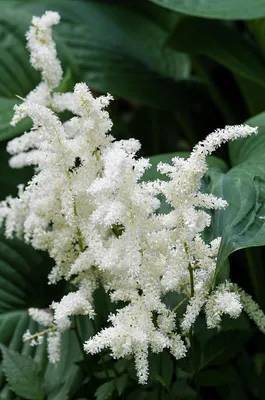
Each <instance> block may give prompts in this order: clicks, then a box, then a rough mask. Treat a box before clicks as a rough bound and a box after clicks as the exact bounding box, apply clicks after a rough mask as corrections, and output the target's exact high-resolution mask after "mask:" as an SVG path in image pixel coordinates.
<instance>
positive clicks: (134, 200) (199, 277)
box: [0, 11, 265, 383]
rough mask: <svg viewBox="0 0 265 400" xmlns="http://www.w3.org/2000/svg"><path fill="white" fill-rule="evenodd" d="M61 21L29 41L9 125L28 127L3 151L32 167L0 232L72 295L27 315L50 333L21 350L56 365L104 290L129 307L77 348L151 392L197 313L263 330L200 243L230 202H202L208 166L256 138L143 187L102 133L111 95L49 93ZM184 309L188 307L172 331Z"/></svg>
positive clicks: (2, 217) (55, 75) (129, 154)
mask: <svg viewBox="0 0 265 400" xmlns="http://www.w3.org/2000/svg"><path fill="white" fill-rule="evenodd" d="M58 22H59V15H58V13H55V12H50V11H48V12H46V13H45V14H44V15H43V16H42V17H40V18H38V17H34V18H33V20H32V26H31V28H30V29H29V32H28V33H27V40H28V49H29V50H30V53H31V57H30V59H31V63H32V65H33V67H34V68H35V69H38V70H40V71H41V75H42V82H41V83H40V85H39V86H38V87H37V88H36V89H35V90H34V91H32V92H31V93H30V94H29V95H28V96H27V97H26V99H25V100H24V101H23V102H22V104H20V105H17V106H15V108H14V109H15V114H14V117H13V120H12V124H13V125H14V124H16V123H17V122H18V121H20V120H21V119H22V118H24V117H27V116H28V117H30V118H31V120H32V121H33V128H32V129H31V130H30V131H29V132H25V133H24V134H23V135H22V136H21V137H18V138H15V139H13V140H11V141H10V142H9V143H8V147H7V150H8V151H9V153H10V154H11V155H12V157H11V159H10V165H11V166H12V167H13V168H21V167H24V166H27V165H33V166H34V168H35V175H34V176H33V178H32V179H31V180H30V181H29V183H28V184H27V185H26V186H25V187H23V186H20V187H19V193H18V197H17V198H15V199H13V198H11V197H8V198H7V199H6V200H5V201H3V202H1V204H0V223H1V224H3V223H4V224H5V233H6V236H7V237H9V238H11V237H13V236H17V237H19V238H24V240H25V241H26V242H28V243H30V244H31V245H32V246H33V247H34V248H36V249H40V250H46V251H48V252H49V255H50V256H51V257H52V258H53V259H54V261H55V266H54V268H53V269H52V271H51V272H50V275H49V281H50V283H55V282H57V281H59V280H61V279H66V280H69V281H70V283H71V288H72V291H71V292H69V293H67V294H65V296H64V297H63V298H62V299H61V301H57V302H53V303H52V304H51V306H50V308H51V310H50V311H49V312H47V311H44V310H37V309H29V313H30V315H31V317H32V318H33V319H34V320H36V321H37V322H39V323H40V324H42V325H44V327H46V330H45V331H43V332H39V333H37V334H32V333H30V332H26V333H25V335H24V340H30V341H31V343H32V344H34V345H35V344H39V343H40V342H41V341H42V340H43V335H44V333H45V332H46V333H48V334H47V344H48V354H49V359H50V361H51V362H56V361H58V359H59V357H60V338H61V333H62V332H63V331H65V330H66V329H68V328H70V326H71V321H72V317H73V316H78V315H87V318H93V317H94V315H95V310H94V301H93V293H94V291H95V289H96V288H97V287H98V286H99V285H101V286H103V288H104V289H105V291H106V292H107V293H108V294H109V296H110V299H111V300H112V301H113V302H117V301H119V302H126V305H125V306H124V307H123V308H120V309H119V310H118V311H116V313H113V314H111V315H109V318H108V322H109V325H108V326H107V327H106V328H104V329H102V330H101V331H99V332H97V333H96V335H95V336H94V337H92V338H90V339H88V340H87V341H86V342H85V344H84V348H85V350H86V351H87V352H89V353H92V354H94V353H97V352H100V351H101V350H103V349H104V348H108V349H109V350H110V352H111V355H112V356H113V357H114V358H120V357H127V356H133V357H134V360H135V365H136V370H137V375H138V378H139V382H141V383H146V382H147V379H148V353H149V351H152V352H155V353H158V352H161V351H163V349H165V348H167V349H168V350H169V351H170V352H171V353H172V354H173V356H174V357H175V358H176V359H179V358H181V357H184V356H185V354H186V352H187V348H186V344H185V342H184V341H183V340H182V338H181V334H184V336H185V335H187V333H188V332H189V334H190V333H191V332H192V327H193V324H194V323H195V321H196V319H197V317H198V315H199V314H200V312H201V311H202V310H204V311H205V313H206V320H207V325H208V327H209V328H212V327H216V326H219V324H220V321H221V317H222V315H223V314H228V315H229V316H231V317H232V318H236V317H237V316H238V315H239V314H240V312H241V309H242V305H241V304H243V306H244V308H245V309H246V312H247V313H249V315H250V316H251V317H252V318H253V319H254V320H255V321H256V322H257V324H258V326H259V327H260V329H261V330H264V326H265V325H264V320H265V318H264V320H263V314H262V313H261V312H260V311H259V309H258V308H257V307H256V303H253V302H251V301H250V299H249V298H248V297H247V295H246V294H245V293H244V292H243V291H240V290H239V289H237V288H236V287H235V286H233V285H232V284H230V283H228V282H226V283H224V284H222V285H219V286H218V287H217V288H214V276H215V269H216V262H217V254H218V250H219V246H220V241H221V238H215V239H214V240H213V241H212V242H211V243H205V241H204V240H203V237H202V233H203V231H204V229H205V228H206V227H208V226H209V225H210V223H211V217H210V214H209V213H208V212H207V210H210V209H223V208H224V207H226V206H227V203H226V201H225V200H223V199H221V198H218V197H216V196H214V195H212V194H204V193H201V191H200V189H201V180H202V178H203V176H204V174H205V172H206V171H207V169H208V166H207V162H206V158H207V156H208V155H209V154H211V153H212V152H213V151H214V150H216V149H217V148H218V147H219V146H220V145H221V144H222V143H224V142H227V141H228V140H235V139H237V138H239V137H247V136H248V135H251V134H253V133H256V132H257V129H256V128H252V127H249V126H243V125H240V126H227V127H226V128H224V129H218V130H217V131H215V132H213V133H212V134H210V135H209V136H207V138H206V139H205V140H204V141H202V142H200V143H198V145H197V146H195V148H194V150H193V151H192V152H191V155H190V157H189V158H187V159H186V160H184V159H182V158H173V160H172V164H171V165H170V164H165V163H160V164H159V165H158V170H159V171H160V173H161V174H164V175H167V176H168V178H169V179H168V180H167V181H165V180H159V179H158V180H156V181H154V182H145V181H143V177H144V173H145V171H146V170H147V169H148V168H149V167H150V162H149V161H148V160H146V159H143V158H140V159H138V158H137V157H136V153H137V151H138V150H139V149H140V143H139V142H138V141H137V140H135V139H129V140H121V141H115V140H114V138H113V137H112V136H111V135H110V134H109V131H110V130H111V127H112V122H111V120H110V118H109V114H108V112H107V111H106V110H105V108H106V107H107V106H108V104H109V101H110V100H111V96H110V95H107V96H100V97H97V98H94V97H93V95H92V93H91V91H90V90H89V88H88V87H87V85H86V84H85V83H79V84H77V85H75V88H74V92H73V93H72V92H71V93H70V92H69V93H62V94H61V93H55V92H53V90H54V88H56V87H58V86H59V83H60V80H61V78H62V69H61V65H60V62H59V60H58V59H57V54H56V48H55V44H54V42H53V40H52V32H51V27H52V25H54V24H57V23H58ZM64 110H69V111H71V112H72V114H73V117H72V118H71V119H70V120H68V121H66V122H64V123H62V122H61V120H60V118H59V115H58V113H60V112H62V111H64ZM55 112H56V113H55ZM161 195H162V196H163V197H164V198H165V200H166V202H167V203H168V204H169V205H170V206H171V211H170V212H169V213H168V214H159V213H157V210H158V209H159V207H160V201H159V198H160V196H161ZM172 291H173V292H177V293H178V295H179V298H180V299H181V301H180V303H179V304H176V305H175V307H174V308H173V309H169V307H167V306H166V304H165V302H164V299H165V295H166V294H167V293H168V292H172ZM120 304H122V303H120ZM180 305H183V306H184V305H185V307H186V308H185V312H184V314H183V317H182V319H181V321H180V323H178V324H177V318H176V315H177V312H178V308H179V306H180Z"/></svg>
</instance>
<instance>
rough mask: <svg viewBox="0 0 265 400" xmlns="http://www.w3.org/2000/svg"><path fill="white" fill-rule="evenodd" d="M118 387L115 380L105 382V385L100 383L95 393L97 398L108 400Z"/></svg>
mask: <svg viewBox="0 0 265 400" xmlns="http://www.w3.org/2000/svg"><path fill="white" fill-rule="evenodd" d="M115 389H116V382H115V380H112V381H109V382H105V383H103V385H100V386H99V387H98V388H97V390H96V393H95V396H96V399H97V400H107V399H109V398H110V397H111V396H112V394H113V393H114V391H115Z"/></svg>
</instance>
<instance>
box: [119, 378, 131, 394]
mask: <svg viewBox="0 0 265 400" xmlns="http://www.w3.org/2000/svg"><path fill="white" fill-rule="evenodd" d="M128 381H129V377H128V375H127V374H123V375H121V376H119V378H117V379H116V389H117V391H118V393H119V396H121V395H122V393H123V392H124V390H125V389H126V386H127V385H128Z"/></svg>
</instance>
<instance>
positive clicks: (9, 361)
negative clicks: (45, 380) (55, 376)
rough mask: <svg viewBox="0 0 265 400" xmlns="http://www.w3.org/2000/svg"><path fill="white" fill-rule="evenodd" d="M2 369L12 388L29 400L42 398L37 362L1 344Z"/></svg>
mask: <svg viewBox="0 0 265 400" xmlns="http://www.w3.org/2000/svg"><path fill="white" fill-rule="evenodd" d="M1 350H2V354H3V370H4V373H5V375H6V378H7V381H8V383H9V385H10V386H11V388H12V390H13V391H14V392H15V393H16V394H17V395H19V396H22V397H23V398H25V399H30V400H42V399H43V398H44V397H43V392H42V388H41V382H42V379H41V375H40V371H39V368H38V364H36V362H34V361H33V359H32V358H30V357H27V356H23V355H21V354H19V353H17V352H16V351H14V350H11V349H8V348H7V347H5V346H3V345H1Z"/></svg>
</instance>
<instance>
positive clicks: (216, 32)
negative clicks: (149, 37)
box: [168, 18, 265, 87]
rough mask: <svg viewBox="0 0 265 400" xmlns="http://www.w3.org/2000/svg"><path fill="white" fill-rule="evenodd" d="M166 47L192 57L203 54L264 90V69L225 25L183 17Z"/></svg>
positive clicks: (252, 50) (249, 46) (240, 37)
mask: <svg viewBox="0 0 265 400" xmlns="http://www.w3.org/2000/svg"><path fill="white" fill-rule="evenodd" d="M168 45H169V46H170V47H172V48H175V49H176V50H177V51H183V52H187V53H189V54H191V55H197V54H203V55H206V56H207V57H210V58H212V59H213V60H215V61H216V62H218V63H220V64H222V65H224V66H225V67H226V68H228V69H229V70H231V71H232V72H233V73H235V74H238V75H240V76H242V77H243V78H246V79H249V80H250V81H252V82H254V83H257V84H259V85H260V86H262V87H265V66H264V63H263V61H262V58H261V57H260V56H259V55H258V53H257V51H256V48H255V47H254V46H253V45H252V44H251V43H250V42H249V41H248V40H246V39H245V38H244V36H243V35H241V34H240V33H239V32H238V31H237V30H236V29H235V28H233V27H232V26H229V25H227V24H225V23H224V22H221V21H210V20H209V21H208V20H204V19H200V18H184V19H182V20H181V21H180V22H179V23H178V24H177V27H176V29H175V31H174V33H173V34H172V35H171V37H170V39H169V41H168Z"/></svg>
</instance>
